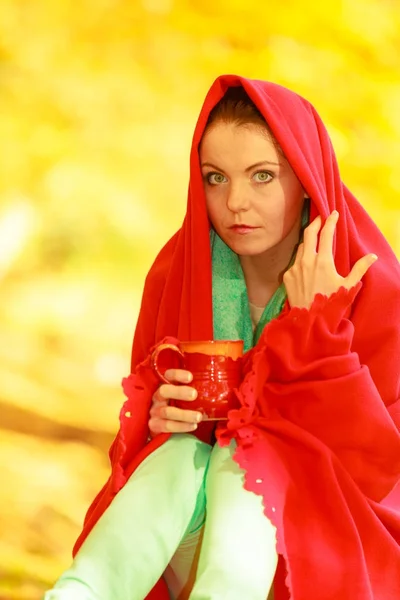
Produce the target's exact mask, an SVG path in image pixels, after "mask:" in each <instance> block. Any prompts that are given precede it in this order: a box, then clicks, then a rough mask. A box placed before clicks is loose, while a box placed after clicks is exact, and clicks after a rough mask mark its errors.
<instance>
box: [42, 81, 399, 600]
mask: <svg viewBox="0 0 400 600" xmlns="http://www.w3.org/2000/svg"><path fill="white" fill-rule="evenodd" d="M371 250H373V251H374V252H376V254H377V255H378V256H379V260H378V261H377V262H376V264H373V263H374V262H375V260H376V256H375V255H373V254H370V251H371ZM361 279H362V280H363V281H362V284H361V283H360V281H361ZM399 299H400V269H399V264H398V261H397V260H396V258H395V256H394V254H393V252H392V251H391V250H390V248H389V247H388V245H387V242H386V241H385V240H384V238H383V236H382V235H381V234H380V232H379V231H378V230H377V228H376V226H375V225H374V224H373V223H372V221H371V220H370V218H369V217H368V216H367V215H366V213H365V212H364V211H363V209H362V208H361V206H360V205H359V204H358V203H357V201H356V200H355V198H354V197H353V196H352V195H351V194H350V192H349V191H348V190H347V189H346V188H345V186H344V185H343V183H342V182H341V180H340V177H339V172H338V167H337V163H336V159H335V156H334V152H333V150H332V146H331V143H330V140H329V137H328V134H327V132H326V130H325V128H324V126H323V124H322V122H321V120H320V118H319V117H318V115H317V113H316V112H315V110H314V108H313V107H312V106H311V105H310V104H309V103H308V102H307V101H306V100H304V99H302V98H300V97H299V96H297V95H296V94H294V93H292V92H290V91H289V90H286V89H284V88H282V87H280V86H277V85H274V84H271V83H267V82H260V81H250V80H247V79H244V78H241V77H237V76H231V75H229V76H222V77H219V78H218V79H217V80H216V81H215V83H214V84H213V86H212V87H211V89H210V91H209V93H208V95H207V97H206V100H205V103H204V106H203V109H202V111H201V113H200V117H199V120H198V124H197V127H196V130H195V134H194V139H193V146H192V152H191V173H190V187H189V199H188V207H187V213H186V217H185V221H184V223H183V226H182V228H181V229H180V230H179V232H178V233H177V234H176V235H175V236H174V237H173V238H172V239H171V240H170V241H169V242H168V244H167V245H166V246H165V247H164V248H163V250H162V251H161V253H160V254H159V256H158V257H157V259H156V261H155V263H154V265H153V267H152V269H151V270H150V273H149V275H148V277H147V279H146V285H145V290H144V295H143V302H142V308H141V312H140V316H139V321H138V325H137V328H136V332H135V338H134V344H133V351H132V373H131V375H130V376H129V377H128V378H127V379H125V380H124V391H125V394H126V395H127V398H128V399H127V401H126V402H125V404H124V407H123V409H122V411H121V417H120V421H121V427H120V431H119V433H118V436H117V438H116V440H115V441H114V444H113V446H112V448H111V450H110V459H111V463H112V473H111V476H110V479H109V481H108V482H107V484H106V485H105V487H104V488H103V490H102V491H101V492H100V494H99V495H98V496H97V498H96V499H95V501H94V502H93V504H92V506H91V507H90V509H89V512H88V514H87V517H86V520H85V526H84V530H83V532H82V534H81V536H80V537H79V539H78V541H77V543H76V546H75V549H74V552H75V559H74V563H73V565H72V567H71V568H70V569H69V570H68V571H66V572H65V573H64V574H63V576H62V577H61V578H60V579H59V581H58V582H57V584H56V586H55V588H54V590H53V591H50V592H48V593H47V595H46V599H47V600H50V598H74V599H76V600H78V599H80V598H82V600H83V599H84V598H85V599H92V598H93V599H94V598H97V599H100V598H101V599H102V600H103V599H104V600H106V599H114V598H123V599H124V600H125V599H132V600H141V599H143V598H147V599H151V600H164V599H167V598H169V597H172V598H176V599H178V598H179V599H180V600H182V599H183V598H188V597H190V598H191V599H192V600H200V599H203V600H204V599H205V598H210V599H217V598H224V599H228V600H229V599H232V600H233V599H244V598H245V599H246V600H252V599H254V600H256V599H257V600H258V599H262V600H264V599H265V598H266V597H267V595H268V593H269V591H270V597H272V593H274V596H275V600H286V599H288V598H293V599H294V600H303V599H307V600H314V599H315V600H317V599H318V600H324V599H326V600H328V599H329V600H333V599H336V598H338V599H339V598H340V599H344V598H349V599H350V598H351V599H352V600H367V599H374V600H386V599H389V598H395V597H397V596H398V595H399V593H400V547H399V546H400V502H399V498H398V494H397V498H396V484H397V483H398V482H399V479H400V434H399V424H400V418H399V410H400V402H399V397H400V392H399V387H400V377H399V368H398V356H399V355H400V327H399V323H400V320H399V317H400V302H399ZM166 336H167V339H169V337H168V336H173V338H177V339H181V340H205V339H212V338H214V339H238V338H239V339H243V340H244V341H245V348H246V350H248V352H247V354H246V355H245V361H244V373H243V382H242V384H241V386H240V389H239V391H238V397H239V400H240V405H241V408H240V409H238V410H235V411H231V413H230V414H229V419H228V422H227V424H226V425H225V426H223V425H220V426H219V427H218V428H217V431H216V432H213V431H211V430H210V428H209V424H208V423H199V420H198V419H199V415H198V414H197V413H196V412H195V411H192V410H190V400H191V399H192V398H193V389H192V388H191V387H190V381H191V374H189V373H187V372H184V371H180V370H177V369H170V370H169V371H168V377H169V379H170V381H171V384H170V385H168V384H163V385H161V386H160V385H159V382H158V380H157V378H156V377H155V375H154V373H153V371H152V369H151V361H150V358H149V356H150V353H151V349H152V347H153V346H154V345H155V344H157V343H158V342H160V341H161V340H162V339H163V338H166ZM171 398H181V399H184V400H187V401H188V409H187V410H180V409H178V408H176V407H172V406H169V405H168V400H169V399H171ZM149 434H150V436H149ZM214 436H216V439H217V443H215V444H213V443H212V442H213V441H214ZM397 489H398V487H397ZM206 502H207V514H205V504H206Z"/></svg>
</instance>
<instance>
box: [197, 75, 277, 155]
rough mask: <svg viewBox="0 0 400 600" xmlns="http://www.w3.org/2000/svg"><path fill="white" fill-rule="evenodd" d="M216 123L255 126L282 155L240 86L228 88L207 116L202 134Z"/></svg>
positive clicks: (266, 125)
mask: <svg viewBox="0 0 400 600" xmlns="http://www.w3.org/2000/svg"><path fill="white" fill-rule="evenodd" d="M218 122H222V123H234V124H235V125H237V126H246V125H250V124H251V125H257V126H258V127H259V128H260V129H261V130H262V132H263V133H267V135H268V137H269V139H270V140H271V141H272V142H273V144H274V145H275V147H276V149H277V150H278V152H280V154H283V152H282V149H281V148H280V146H279V144H278V142H277V141H276V139H275V136H274V134H273V133H272V131H271V129H270V127H269V125H268V123H267V121H266V120H265V119H264V117H263V116H262V114H261V112H260V111H259V110H258V108H257V106H256V105H255V104H254V102H253V101H252V100H251V99H250V98H249V96H248V95H247V93H246V92H245V90H244V89H243V88H242V87H241V86H238V87H231V88H229V89H228V90H227V92H226V93H225V95H224V96H223V98H221V100H220V101H219V102H218V104H216V105H215V106H214V108H213V109H212V111H211V112H210V114H209V117H208V121H207V124H206V127H205V130H204V133H205V132H206V131H207V130H208V129H209V128H210V127H212V126H213V125H215V124H216V123H218Z"/></svg>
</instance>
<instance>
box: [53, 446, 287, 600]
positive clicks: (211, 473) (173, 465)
mask: <svg viewBox="0 0 400 600" xmlns="http://www.w3.org/2000/svg"><path fill="white" fill-rule="evenodd" d="M233 451H234V445H233V443H232V444H231V446H230V447H227V448H220V447H219V446H218V445H215V446H214V447H213V448H211V446H209V445H208V444H204V443H202V442H200V441H199V440H197V438H195V437H194V436H192V435H188V434H175V435H173V436H172V437H171V438H170V439H169V440H168V441H167V442H166V443H165V444H164V445H163V446H161V447H160V448H158V449H157V450H156V451H155V452H153V453H152V454H151V455H150V456H149V457H148V458H147V459H146V460H145V461H143V463H142V464H141V465H140V466H139V467H138V469H137V470H136V471H135V473H134V474H133V475H132V476H131V478H130V479H129V481H128V482H127V483H126V485H125V486H124V488H123V489H122V490H121V491H120V492H119V493H118V494H117V496H116V497H115V498H114V500H113V501H112V503H111V505H110V506H109V508H108V509H107V510H106V511H105V513H104V514H103V515H102V517H101V518H100V519H99V521H98V523H97V524H96V525H95V527H94V528H93V530H92V531H91V533H90V534H89V536H88V537H87V539H86V541H85V542H84V544H83V545H82V547H81V549H80V550H79V552H78V554H77V555H76V557H75V559H74V561H73V564H72V566H71V567H70V569H68V570H67V571H65V572H64V573H63V575H62V576H61V577H60V579H59V580H58V581H57V583H56V584H55V586H54V588H53V589H52V590H50V591H48V592H47V593H46V594H45V597H44V600H144V598H145V597H146V595H147V594H148V592H149V591H150V590H151V589H152V587H153V586H154V584H155V583H156V581H157V580H158V579H159V578H160V576H161V575H162V574H164V577H165V579H166V581H167V585H168V588H169V590H170V595H171V598H172V599H173V600H186V599H187V598H190V600H243V599H244V598H245V599H246V600H266V598H267V596H268V592H269V590H270V587H271V584H272V581H273V578H274V574H275V570H276V565H277V555H276V549H275V528H274V527H273V526H272V524H271V523H270V521H269V520H268V519H267V518H266V517H265V515H264V514H263V509H262V500H261V497H260V496H257V495H255V494H253V493H251V492H248V491H246V490H245V489H244V488H243V472H242V471H241V470H240V469H239V467H238V466H237V464H236V463H235V462H234V460H233V459H232V453H233ZM206 501H207V518H206ZM197 562H198V566H197ZM193 584H194V585H193Z"/></svg>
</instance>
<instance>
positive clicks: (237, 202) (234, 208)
mask: <svg viewBox="0 0 400 600" xmlns="http://www.w3.org/2000/svg"><path fill="white" fill-rule="evenodd" d="M226 205H227V207H228V209H229V210H230V211H231V212H234V213H237V212H243V211H245V210H248V209H249V206H250V202H249V198H248V191H247V192H246V190H245V189H244V188H243V186H240V185H236V186H233V185H231V186H230V189H229V190H228V196H227V199H226Z"/></svg>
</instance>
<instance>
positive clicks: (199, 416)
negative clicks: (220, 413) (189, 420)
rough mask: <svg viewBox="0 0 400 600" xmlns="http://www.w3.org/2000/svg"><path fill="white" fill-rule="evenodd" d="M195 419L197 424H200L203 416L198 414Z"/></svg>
mask: <svg viewBox="0 0 400 600" xmlns="http://www.w3.org/2000/svg"><path fill="white" fill-rule="evenodd" d="M195 419H196V422H197V423H200V421H201V420H202V419H203V415H202V414H201V413H197V415H196V417H195Z"/></svg>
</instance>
